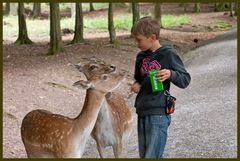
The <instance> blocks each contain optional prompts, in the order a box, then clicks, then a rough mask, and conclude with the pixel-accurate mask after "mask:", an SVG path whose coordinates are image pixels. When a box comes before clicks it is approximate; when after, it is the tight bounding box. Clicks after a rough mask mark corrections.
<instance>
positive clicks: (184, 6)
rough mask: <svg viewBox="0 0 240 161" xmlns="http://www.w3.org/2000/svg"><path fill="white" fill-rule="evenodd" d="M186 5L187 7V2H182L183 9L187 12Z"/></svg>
mask: <svg viewBox="0 0 240 161" xmlns="http://www.w3.org/2000/svg"><path fill="white" fill-rule="evenodd" d="M187 7H188V4H187V3H183V10H184V12H187Z"/></svg>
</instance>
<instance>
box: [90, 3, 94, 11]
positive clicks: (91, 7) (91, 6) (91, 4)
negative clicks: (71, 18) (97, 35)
mask: <svg viewBox="0 0 240 161" xmlns="http://www.w3.org/2000/svg"><path fill="white" fill-rule="evenodd" d="M89 8H90V12H91V11H94V10H95V9H94V7H93V3H91V2H90V3H89Z"/></svg>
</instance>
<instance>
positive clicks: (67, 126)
mask: <svg viewBox="0 0 240 161" xmlns="http://www.w3.org/2000/svg"><path fill="white" fill-rule="evenodd" d="M78 69H79V70H81V71H82V72H83V73H84V74H85V76H86V78H87V81H83V80H80V81H78V82H75V83H74V84H73V86H76V87H79V88H84V89H87V92H86V98H85V102H84V105H83V107H82V110H81V112H80V114H79V115H78V116H77V117H76V118H73V119H72V118H68V117H65V116H62V115H58V114H53V113H51V112H49V111H46V110H42V109H38V110H33V111H31V112H29V113H28V114H27V115H26V116H25V117H24V119H23V121H22V125H21V137H22V141H23V143H24V146H25V149H26V152H27V156H28V157H29V158H81V156H82V154H83V152H84V148H85V145H86V142H87V140H88V138H89V136H90V134H91V132H92V130H93V128H94V125H95V122H96V120H97V117H98V113H99V111H100V108H101V107H104V106H105V104H107V102H106V98H105V95H106V93H107V92H109V91H112V90H114V89H115V88H117V86H118V85H119V84H120V83H121V81H122V80H123V79H124V77H125V76H124V74H122V73H119V72H118V73H117V72H116V67H115V66H114V65H108V64H106V63H105V62H103V61H96V60H91V59H90V60H87V62H86V63H85V64H84V65H78Z"/></svg>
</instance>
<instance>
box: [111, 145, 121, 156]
mask: <svg viewBox="0 0 240 161" xmlns="http://www.w3.org/2000/svg"><path fill="white" fill-rule="evenodd" d="M112 147H113V153H114V156H115V158H120V155H121V153H122V141H119V142H118V143H117V144H114V145H113V146H112Z"/></svg>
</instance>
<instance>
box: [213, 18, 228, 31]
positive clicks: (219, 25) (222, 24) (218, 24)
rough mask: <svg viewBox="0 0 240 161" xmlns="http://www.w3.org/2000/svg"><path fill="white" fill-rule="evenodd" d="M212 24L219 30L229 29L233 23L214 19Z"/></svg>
mask: <svg viewBox="0 0 240 161" xmlns="http://www.w3.org/2000/svg"><path fill="white" fill-rule="evenodd" d="M212 25H213V27H214V28H215V29H218V30H228V29H230V28H231V27H232V25H231V24H229V23H227V22H225V21H221V20H216V21H214V22H213V23H212Z"/></svg>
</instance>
